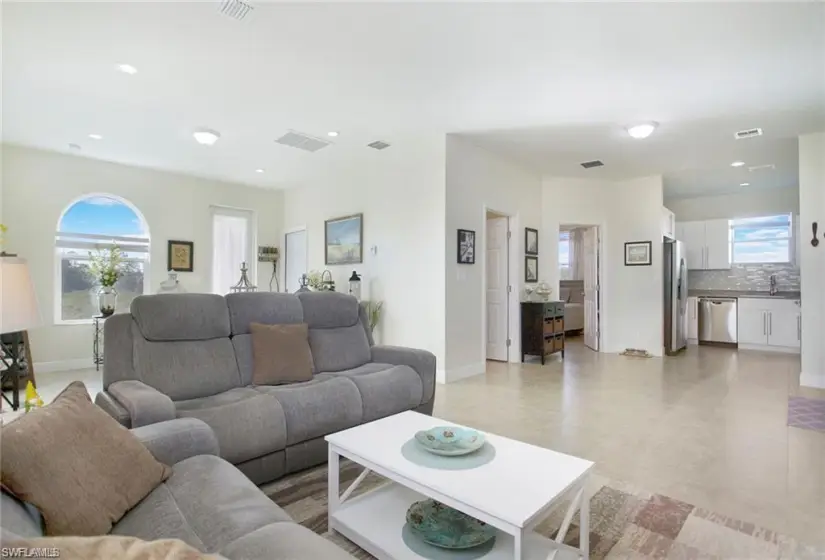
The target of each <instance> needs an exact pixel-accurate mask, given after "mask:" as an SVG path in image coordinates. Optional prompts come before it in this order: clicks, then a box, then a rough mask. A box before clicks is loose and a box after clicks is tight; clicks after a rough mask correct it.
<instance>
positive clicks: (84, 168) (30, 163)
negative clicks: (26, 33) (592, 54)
mask: <svg viewBox="0 0 825 560" xmlns="http://www.w3.org/2000/svg"><path fill="white" fill-rule="evenodd" d="M2 152H3V169H2V177H3V185H2V186H3V192H2V196H3V203H4V209H3V210H4V216H5V222H4V223H5V224H6V225H7V226H8V227H9V231H8V234H7V243H6V250H8V251H11V252H16V253H19V254H20V255H21V256H23V257H25V258H27V259H28V260H29V263H30V267H31V272H32V276H33V278H34V282H35V289H36V290H37V297H38V300H39V303H40V309H41V313H42V315H43V319H44V321H45V324H46V325H47V326H44V327H41V328H38V329H34V330H32V332H31V333H30V338H31V344H32V353H33V358H34V361H35V363H36V366H35V367H36V368H37V367H40V368H41V371H42V370H43V369H48V368H53V367H66V366H68V365H73V366H75V367H89V366H90V365H91V354H92V329H91V325H54V324H53V321H54V311H53V310H54V291H55V273H54V270H55V261H54V254H55V252H54V251H55V249H54V234H55V229H56V227H57V221H58V219H59V217H60V214H61V213H62V212H63V210H64V209H65V208H66V206H67V205H68V204H69V203H70V202H71V201H72V200H74V199H76V198H77V197H79V196H81V195H83V194H86V193H92V192H102V193H111V194H115V195H118V196H121V197H123V198H125V199H127V200H129V201H130V202H132V203H133V204H134V205H135V206H137V208H138V209H139V210H140V211H141V212H142V213H143V215H144V217H145V218H146V221H147V222H148V225H149V233H150V236H151V243H152V245H151V253H150V278H149V279H148V281H149V284H150V287H151V289H152V291H155V290H156V289H157V287H158V285H159V283H160V282H161V281H162V280H164V279H165V278H166V275H167V272H166V242H167V240H169V239H182V240H187V241H193V242H194V243H195V254H194V272H192V273H180V274H179V279H180V281H181V283H182V284H183V285H184V286H185V287H186V289H187V291H190V292H198V291H209V290H210V273H211V260H212V255H211V251H212V242H211V227H212V226H211V216H210V211H209V206H210V205H212V204H214V205H224V206H232V207H237V208H246V209H250V210H254V211H256V213H257V234H258V239H257V243H258V244H259V245H263V244H267V245H277V246H280V245H281V229H282V228H281V220H282V215H283V214H282V205H283V196H282V194H281V192H280V191H276V190H264V189H257V188H252V187H247V186H243V185H237V184H231V183H221V182H217V181H209V180H204V179H197V178H194V177H190V176H186V175H176V174H171V173H164V172H159V171H152V170H148V169H141V168H136V167H129V166H125V165H119V164H113V163H106V162H101V161H96V160H92V159H88V158H81V157H74V156H68V155H62V154H57V153H52V152H45V151H39V150H32V149H27V148H20V147H14V146H3V148H2ZM270 273H271V269H270V268H269V267H268V265H267V263H262V265H261V267H260V268H259V274H258V278H257V281H258V285H259V286H260V287H262V288H263V287H265V286H267V284H268V282H269V275H270ZM38 363H39V366H38V365H37V364H38Z"/></svg>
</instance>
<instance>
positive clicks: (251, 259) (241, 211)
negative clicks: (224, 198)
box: [209, 205, 258, 295]
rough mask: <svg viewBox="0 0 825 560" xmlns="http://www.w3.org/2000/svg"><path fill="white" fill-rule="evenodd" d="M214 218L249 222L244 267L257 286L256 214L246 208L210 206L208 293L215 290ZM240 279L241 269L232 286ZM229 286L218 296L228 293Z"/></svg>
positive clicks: (251, 280) (250, 279)
mask: <svg viewBox="0 0 825 560" xmlns="http://www.w3.org/2000/svg"><path fill="white" fill-rule="evenodd" d="M215 216H234V217H240V218H246V219H248V220H249V224H248V228H249V231H248V232H247V245H248V247H247V260H246V267H247V275H248V278H249V281H250V282H251V283H252V284H253V285H256V286H257V283H258V213H257V212H255V211H254V210H250V209H248V208H240V207H234V206H220V205H211V206H210V207H209V243H210V246H211V247H212V253H211V255H210V256H209V290H210V292H212V293H214V290H215V288H216V286H215V246H214V241H213V240H214V235H215ZM240 277H241V269H240V268H239V269H238V276H237V279H236V280H235V281H233V284H234V283H236V282H237V281H238V280H239V279H240ZM230 287H231V285H230V286H227V287H226V291H224V292H223V293H222V294H220V295H226V294H228V293H229V288H230Z"/></svg>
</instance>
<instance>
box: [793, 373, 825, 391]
mask: <svg viewBox="0 0 825 560" xmlns="http://www.w3.org/2000/svg"><path fill="white" fill-rule="evenodd" d="M799 385H801V386H802V387H814V388H816V389H825V375H817V374H815V373H806V372H804V371H803V372H802V373H800V374H799Z"/></svg>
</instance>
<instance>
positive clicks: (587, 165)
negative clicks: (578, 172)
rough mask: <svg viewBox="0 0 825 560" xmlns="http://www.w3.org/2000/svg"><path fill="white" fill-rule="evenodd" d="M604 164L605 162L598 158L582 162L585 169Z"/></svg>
mask: <svg viewBox="0 0 825 560" xmlns="http://www.w3.org/2000/svg"><path fill="white" fill-rule="evenodd" d="M603 165H604V163H602V162H601V161H600V160H598V159H594V160H593V161H586V162H584V163H582V164H581V166H582V167H584V168H585V169H592V168H594V167H601V166H603Z"/></svg>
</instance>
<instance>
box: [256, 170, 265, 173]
mask: <svg viewBox="0 0 825 560" xmlns="http://www.w3.org/2000/svg"><path fill="white" fill-rule="evenodd" d="M263 172H264V170H263V169H256V170H255V173H263Z"/></svg>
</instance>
